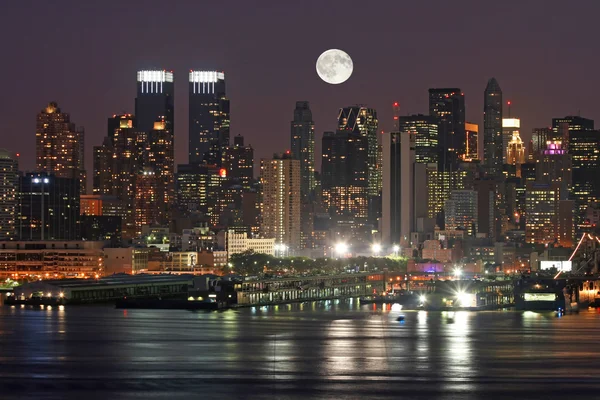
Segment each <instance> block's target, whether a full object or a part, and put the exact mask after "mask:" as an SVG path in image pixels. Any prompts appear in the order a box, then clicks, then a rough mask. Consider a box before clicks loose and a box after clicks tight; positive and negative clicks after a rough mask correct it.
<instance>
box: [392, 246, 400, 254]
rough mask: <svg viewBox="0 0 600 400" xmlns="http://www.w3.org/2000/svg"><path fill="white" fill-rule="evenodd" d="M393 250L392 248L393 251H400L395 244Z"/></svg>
mask: <svg viewBox="0 0 600 400" xmlns="http://www.w3.org/2000/svg"><path fill="white" fill-rule="evenodd" d="M393 250H394V253H397V252H399V251H400V246H398V245H395V246H394V248H393Z"/></svg>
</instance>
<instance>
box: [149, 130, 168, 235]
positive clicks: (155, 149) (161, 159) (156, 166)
mask: <svg viewBox="0 0 600 400" xmlns="http://www.w3.org/2000/svg"><path fill="white" fill-rule="evenodd" d="M147 147H148V152H147V156H146V160H145V163H144V164H145V165H144V166H145V167H147V168H151V169H152V171H154V176H155V178H156V182H157V188H156V190H157V200H158V202H157V203H156V204H155V207H156V209H157V213H158V217H157V222H158V224H159V225H162V226H165V225H166V226H168V224H169V221H170V220H171V208H172V206H173V205H174V204H175V179H174V175H175V153H174V147H173V132H172V131H171V130H170V129H169V125H168V122H167V121H166V120H165V119H164V118H159V119H157V120H156V122H155V123H154V129H152V131H150V133H149V134H148V145H147Z"/></svg>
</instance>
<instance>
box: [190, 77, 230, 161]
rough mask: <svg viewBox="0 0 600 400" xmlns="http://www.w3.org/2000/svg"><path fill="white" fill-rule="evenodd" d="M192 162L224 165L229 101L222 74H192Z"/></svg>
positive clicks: (227, 137)
mask: <svg viewBox="0 0 600 400" xmlns="http://www.w3.org/2000/svg"><path fill="white" fill-rule="evenodd" d="M188 116H189V134H188V141H189V163H190V164H199V163H206V164H211V165H217V166H220V165H221V161H222V157H223V151H224V149H225V148H226V147H228V146H229V122H230V112H229V99H228V98H227V97H226V93H225V74H224V73H223V72H222V71H221V72H220V71H190V74H189V114H188Z"/></svg>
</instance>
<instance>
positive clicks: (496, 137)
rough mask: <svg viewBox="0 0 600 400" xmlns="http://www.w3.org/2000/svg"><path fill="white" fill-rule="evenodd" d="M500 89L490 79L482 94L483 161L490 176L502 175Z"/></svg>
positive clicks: (502, 150) (494, 80)
mask: <svg viewBox="0 0 600 400" xmlns="http://www.w3.org/2000/svg"><path fill="white" fill-rule="evenodd" d="M504 152H505V149H504V148H503V145H502V89H500V85H499V84H498V81H497V80H496V78H491V79H490V80H489V81H488V83H487V86H486V88H485V91H484V94H483V159H484V163H485V166H486V167H487V168H486V169H487V172H488V174H489V175H490V176H496V177H498V176H500V175H501V174H502V157H503V156H504Z"/></svg>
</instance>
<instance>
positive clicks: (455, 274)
mask: <svg viewBox="0 0 600 400" xmlns="http://www.w3.org/2000/svg"><path fill="white" fill-rule="evenodd" d="M461 275H462V270H460V269H458V268H456V269H455V270H454V276H455V277H457V278H460V276H461Z"/></svg>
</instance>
